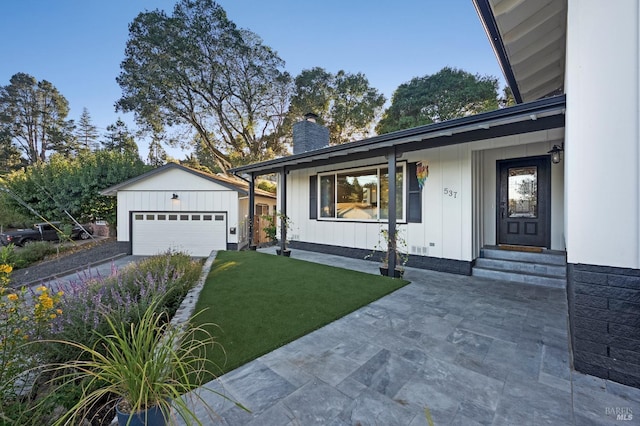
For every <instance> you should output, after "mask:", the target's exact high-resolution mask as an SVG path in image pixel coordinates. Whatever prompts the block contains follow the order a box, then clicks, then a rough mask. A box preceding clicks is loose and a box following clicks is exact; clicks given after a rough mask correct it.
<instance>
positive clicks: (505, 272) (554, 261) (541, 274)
mask: <svg viewBox="0 0 640 426" xmlns="http://www.w3.org/2000/svg"><path fill="white" fill-rule="evenodd" d="M566 274H567V270H566V257H565V254H564V252H557V251H551V250H544V251H542V252H541V253H532V252H520V251H514V250H501V249H498V248H484V249H482V250H481V251H480V257H479V258H478V259H476V262H475V265H474V267H473V271H472V275H473V276H476V277H483V278H490V279H495V280H503V281H512V282H520V283H525V284H532V285H540V286H545V287H554V288H565V287H566V285H567V275H566Z"/></svg>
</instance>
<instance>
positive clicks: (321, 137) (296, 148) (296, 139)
mask: <svg viewBox="0 0 640 426" xmlns="http://www.w3.org/2000/svg"><path fill="white" fill-rule="evenodd" d="M317 118H318V116H317V115H316V114H314V113H312V112H309V113H307V114H305V115H304V120H302V121H298V122H297V123H294V125H293V154H294V155H295V154H302V153H303V152H307V151H314V150H316V149H321V148H326V147H328V146H329V129H327V128H326V127H324V126H322V125H320V124H318V123H316V119H317Z"/></svg>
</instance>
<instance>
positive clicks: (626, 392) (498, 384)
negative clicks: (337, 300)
mask: <svg viewBox="0 0 640 426" xmlns="http://www.w3.org/2000/svg"><path fill="white" fill-rule="evenodd" d="M272 250H273V249H266V251H269V252H270V251H272ZM292 257H297V258H300V259H304V260H310V261H315V262H320V263H326V264H330V265H332V266H339V267H345V268H349V269H356V270H361V271H365V272H371V273H377V271H376V269H377V265H376V264H375V263H373V262H367V261H361V260H356V259H347V258H343V257H338V256H331V255H324V254H318V253H311V252H304V251H301V250H294V251H293V254H292ZM405 277H406V279H408V280H410V281H411V284H409V285H407V286H406V287H404V288H402V289H400V290H398V291H396V292H394V293H392V294H390V295H388V296H386V297H383V298H382V299H380V300H378V301H376V302H374V303H372V304H370V305H368V306H366V307H363V308H361V309H359V310H357V311H356V312H353V313H352V314H350V315H347V316H345V317H344V318H342V319H339V320H337V321H335V322H333V323H331V324H329V325H327V326H326V327H323V328H322V329H319V330H317V331H315V332H313V333H311V334H309V335H307V336H305V337H303V338H301V339H298V340H296V341H294V342H292V343H290V344H288V345H286V346H284V347H282V348H279V349H277V350H275V351H273V352H271V353H269V354H266V355H264V356H262V357H260V358H259V359H257V360H254V361H252V362H250V363H248V364H246V365H244V366H242V367H240V368H238V369H236V370H234V371H232V372H230V373H228V374H225V375H224V376H222V377H220V378H219V380H218V381H214V382H211V383H210V384H209V386H210V387H212V388H215V389H218V390H219V391H222V392H224V393H225V394H227V395H228V396H230V397H231V398H233V399H235V400H237V401H239V402H241V403H243V404H244V405H245V406H247V407H248V408H250V409H251V410H252V413H246V412H244V411H242V410H240V409H239V408H237V407H235V406H233V405H232V404H230V403H228V402H224V401H221V398H220V397H217V396H215V395H213V394H211V393H208V392H206V391H201V395H202V396H204V397H205V398H206V399H207V400H208V401H209V402H210V404H211V406H212V407H213V408H215V409H216V411H217V413H218V415H219V417H214V418H211V419H209V420H205V419H206V414H205V413H206V411H205V410H204V409H202V407H200V408H198V411H199V412H201V413H202V417H201V419H202V420H203V421H204V422H205V424H221V425H315V424H317V425H427V424H429V419H432V420H433V424H435V425H542V424H549V425H621V424H634V422H635V423H636V424H637V420H638V419H639V418H640V390H639V389H634V388H630V387H627V386H624V385H621V384H618V383H615V382H610V381H606V380H602V379H598V378H595V377H592V376H586V375H583V374H580V373H577V372H574V371H572V370H571V366H570V356H569V343H568V337H567V298H566V292H565V290H562V289H553V288H543V287H536V286H530V285H523V284H514V283H508V282H501V281H492V280H487V279H482V278H477V277H467V276H459V275H451V274H444V273H438V272H433V271H425V270H419V269H412V268H409V269H408V270H407V272H406V275H405ZM619 413H627V414H631V418H632V420H631V421H628V422H623V421H622V420H616V416H617V415H618V414H619ZM627 418H629V417H627Z"/></svg>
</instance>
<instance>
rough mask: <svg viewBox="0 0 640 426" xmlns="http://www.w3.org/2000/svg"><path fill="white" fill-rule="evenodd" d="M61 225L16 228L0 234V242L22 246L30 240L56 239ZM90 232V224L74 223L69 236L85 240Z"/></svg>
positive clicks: (44, 224)
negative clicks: (80, 224) (78, 224)
mask: <svg viewBox="0 0 640 426" xmlns="http://www.w3.org/2000/svg"><path fill="white" fill-rule="evenodd" d="M63 226H64V225H63V224H62V223H61V222H48V223H46V222H43V223H36V224H35V225H33V228H30V229H18V230H15V231H10V232H5V233H3V234H0V243H1V244H2V245H5V246H6V245H9V244H15V245H16V246H23V245H25V244H27V243H29V242H32V241H58V240H59V239H60V238H59V235H58V229H60V230H61V229H62V227H63ZM56 228H57V229H56ZM91 234H93V229H92V228H91V226H89V225H83V226H82V227H80V226H77V225H76V226H74V227H73V228H72V229H71V235H70V237H71V238H72V239H74V240H86V239H87V238H90V237H91Z"/></svg>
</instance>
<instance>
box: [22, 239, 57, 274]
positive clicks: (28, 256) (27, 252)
mask: <svg viewBox="0 0 640 426" xmlns="http://www.w3.org/2000/svg"><path fill="white" fill-rule="evenodd" d="M53 253H56V248H55V246H54V245H53V244H51V243H49V242H48V241H34V242H31V243H28V244H25V246H24V247H22V249H20V250H19V251H16V252H15V265H14V266H15V267H16V269H17V268H25V267H27V266H29V265H30V264H32V263H34V262H37V261H39V260H42V259H44V258H45V257H47V256H48V255H50V254H53Z"/></svg>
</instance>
